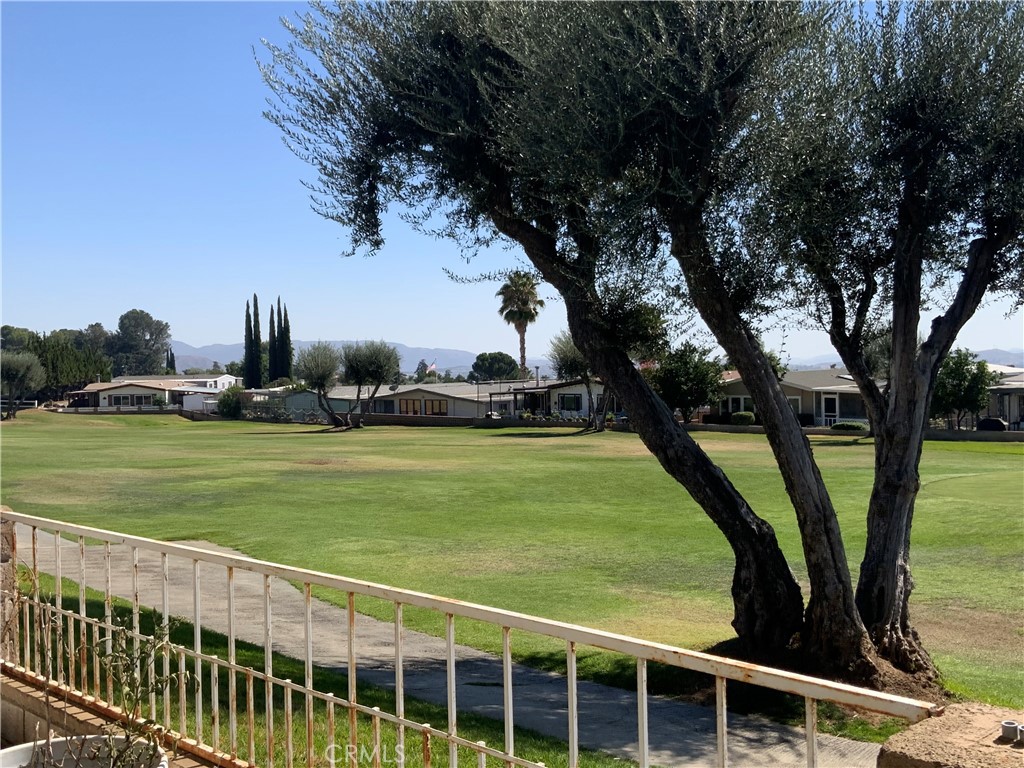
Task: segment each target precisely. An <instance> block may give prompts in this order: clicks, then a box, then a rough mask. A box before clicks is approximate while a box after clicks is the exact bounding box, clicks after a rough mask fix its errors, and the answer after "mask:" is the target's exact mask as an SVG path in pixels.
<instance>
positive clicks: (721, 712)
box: [715, 677, 729, 768]
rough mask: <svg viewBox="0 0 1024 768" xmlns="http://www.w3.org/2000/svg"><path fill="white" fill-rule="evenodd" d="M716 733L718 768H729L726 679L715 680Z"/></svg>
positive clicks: (717, 678)
mask: <svg viewBox="0 0 1024 768" xmlns="http://www.w3.org/2000/svg"><path fill="white" fill-rule="evenodd" d="M715 726H716V728H715V732H716V733H717V739H716V741H717V743H718V762H717V763H716V765H717V766H718V768H727V767H728V765H729V747H728V732H727V730H726V728H727V721H726V703H725V678H724V677H716V678H715Z"/></svg>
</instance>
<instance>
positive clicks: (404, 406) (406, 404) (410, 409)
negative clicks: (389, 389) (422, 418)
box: [398, 398, 420, 416]
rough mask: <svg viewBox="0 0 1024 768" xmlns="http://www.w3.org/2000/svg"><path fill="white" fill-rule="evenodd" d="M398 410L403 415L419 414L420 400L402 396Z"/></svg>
mask: <svg viewBox="0 0 1024 768" xmlns="http://www.w3.org/2000/svg"><path fill="white" fill-rule="evenodd" d="M398 412H399V413H400V414H402V415H403V416H419V415H420V401H419V400H407V399H405V398H402V399H401V400H399V401H398Z"/></svg>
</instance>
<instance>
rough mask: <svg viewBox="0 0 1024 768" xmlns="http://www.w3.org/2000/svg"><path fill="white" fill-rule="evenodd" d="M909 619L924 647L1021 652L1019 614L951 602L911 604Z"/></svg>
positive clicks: (1014, 655) (1013, 656) (1015, 656)
mask: <svg viewBox="0 0 1024 768" xmlns="http://www.w3.org/2000/svg"><path fill="white" fill-rule="evenodd" d="M911 621H912V622H913V624H914V627H915V628H916V629H917V631H918V633H919V634H920V635H921V640H922V641H923V642H924V647H925V648H928V649H931V650H934V651H945V652H950V653H957V654H959V653H962V652H963V651H964V650H966V649H969V650H970V652H971V653H972V655H989V656H992V657H996V658H1006V659H1009V660H1011V661H1012V660H1019V659H1020V658H1021V653H1022V651H1024V636H1022V625H1024V622H1022V621H1021V615H1020V614H1019V613H1017V614H1011V613H1001V612H998V611H989V610H984V609H981V608H971V607H969V606H965V605H962V604H957V603H952V602H941V603H925V604H924V605H918V606H914V607H913V610H912V614H911Z"/></svg>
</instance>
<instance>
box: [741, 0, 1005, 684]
mask: <svg viewBox="0 0 1024 768" xmlns="http://www.w3.org/2000/svg"><path fill="white" fill-rule="evenodd" d="M840 10H841V12H840V13H839V15H838V16H837V18H836V19H835V20H834V24H833V25H832V26H831V27H826V28H821V29H820V30H818V34H816V35H812V36H811V37H809V38H808V39H807V40H806V41H805V45H804V46H803V48H802V49H801V50H798V51H797V55H795V56H794V57H793V59H792V65H793V69H794V70H798V71H799V77H797V78H796V79H786V80H785V82H786V83H788V85H787V86H785V87H782V88H780V89H779V98H778V101H777V103H776V109H774V110H772V113H771V114H772V115H774V116H775V119H774V120H766V121H764V123H763V124H762V126H761V127H762V129H763V130H764V131H765V132H766V136H765V137H764V140H762V141H760V146H761V147H762V149H763V150H764V151H763V153H762V154H761V158H762V164H761V166H760V168H759V169H758V170H759V173H758V174H757V175H756V176H755V177H754V178H753V179H752V189H755V190H758V189H759V190H760V191H761V193H762V194H761V195H760V196H759V200H760V204H759V205H758V206H756V207H755V209H754V210H752V211H751V213H750V222H749V223H750V230H751V233H752V234H753V237H752V240H754V241H756V242H759V243H764V244H767V245H768V246H769V249H768V252H767V254H764V255H770V256H771V257H772V258H780V259H781V260H782V262H783V263H784V264H785V267H786V276H787V278H788V281H787V286H786V287H787V288H788V296H787V298H788V300H789V302H790V305H791V306H796V307H799V308H800V311H801V313H803V314H804V315H805V317H807V318H808V320H809V321H810V322H811V323H813V324H814V325H816V326H818V327H820V328H823V329H825V330H826V331H827V332H828V333H829V336H830V338H831V340H832V343H833V345H834V346H835V348H836V350H837V351H838V352H839V354H840V356H841V358H842V360H843V362H844V364H845V365H846V367H847V369H848V370H849V371H850V372H851V374H852V375H853V377H854V379H855V381H856V382H857V385H858V388H859V390H860V393H861V395H862V397H863V399H864V402H865V404H866V409H867V414H868V418H869V420H870V422H871V427H872V431H873V434H874V436H875V443H874V446H875V477H874V485H873V488H872V493H871V497H870V500H869V503H868V511H867V534H868V535H867V541H866V544H865V551H864V556H863V560H862V562H861V566H860V573H859V579H858V584H857V591H856V600H857V607H858V609H859V611H860V614H861V617H862V618H863V620H864V623H865V625H866V627H867V629H868V632H869V634H870V637H871V640H872V642H873V643H874V645H875V647H876V648H877V649H878V650H879V651H880V652H881V653H882V654H883V655H884V656H885V657H886V658H888V659H890V660H891V661H893V663H895V664H897V665H898V666H900V667H901V668H903V669H905V670H908V671H912V672H917V671H920V672H925V673H932V672H933V671H934V666H933V664H932V662H931V660H930V658H929V657H928V654H927V653H926V651H925V649H924V648H923V647H922V644H921V642H920V638H919V637H918V635H917V632H916V631H914V629H913V626H912V624H911V622H910V614H909V598H910V593H911V589H912V587H913V579H912V578H911V573H910V532H911V526H912V522H913V515H914V502H915V499H916V496H917V492H918V489H919V487H920V475H919V465H920V459H921V449H922V443H923V438H924V431H925V429H926V428H927V425H928V418H929V416H930V414H931V411H932V407H931V403H932V401H933V398H934V397H935V396H936V385H937V383H938V381H939V377H940V371H941V370H942V366H943V361H944V360H946V358H947V355H948V353H949V351H950V349H951V347H952V345H953V343H954V342H955V340H956V336H957V333H958V332H959V331H960V329H961V328H962V327H963V326H964V323H966V322H967V320H969V319H970V317H971V316H972V315H973V314H974V312H975V311H976V309H977V308H978V307H979V306H980V304H981V303H982V301H983V300H984V299H985V297H986V296H992V295H997V294H1002V295H1004V296H1010V297H1011V298H1012V299H1013V300H1014V301H1015V304H1016V306H1019V305H1020V304H1021V301H1022V298H1024V259H1022V245H1024V241H1022V229H1021V225H1022V213H1024V99H1021V96H1020V94H1021V93H1022V92H1024V9H1022V8H1021V6H1020V4H1019V3H935V4H930V3H921V4H899V3H880V4H878V5H877V6H876V7H875V9H874V11H873V12H870V13H867V12H862V11H860V10H858V9H855V8H852V7H844V8H841V9H840ZM928 315H931V319H930V322H928V323H927V324H925V323H924V321H925V320H926V319H927V318H928ZM880 338H881V339H884V342H885V345H886V346H887V347H888V350H889V353H890V357H889V360H888V361H887V365H886V366H885V370H884V375H883V377H882V381H881V382H879V381H878V380H877V379H876V377H875V376H874V375H873V374H875V373H876V372H877V370H878V368H879V366H878V362H877V359H876V358H877V355H875V354H874V353H875V351H876V349H877V347H878V340H879V339H880Z"/></svg>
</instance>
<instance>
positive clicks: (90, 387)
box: [70, 379, 186, 395]
mask: <svg viewBox="0 0 1024 768" xmlns="http://www.w3.org/2000/svg"><path fill="white" fill-rule="evenodd" d="M181 386H186V383H185V382H184V381H182V380H181V379H171V380H167V379H155V380H149V381H94V382H92V383H91V384H86V385H85V388H84V389H79V390H76V391H75V392H72V393H70V394H73V395H79V394H82V393H87V392H109V391H110V390H113V389H123V388H125V387H141V388H142V389H155V390H158V391H161V392H166V391H168V390H172V389H176V388H177V387H181Z"/></svg>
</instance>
